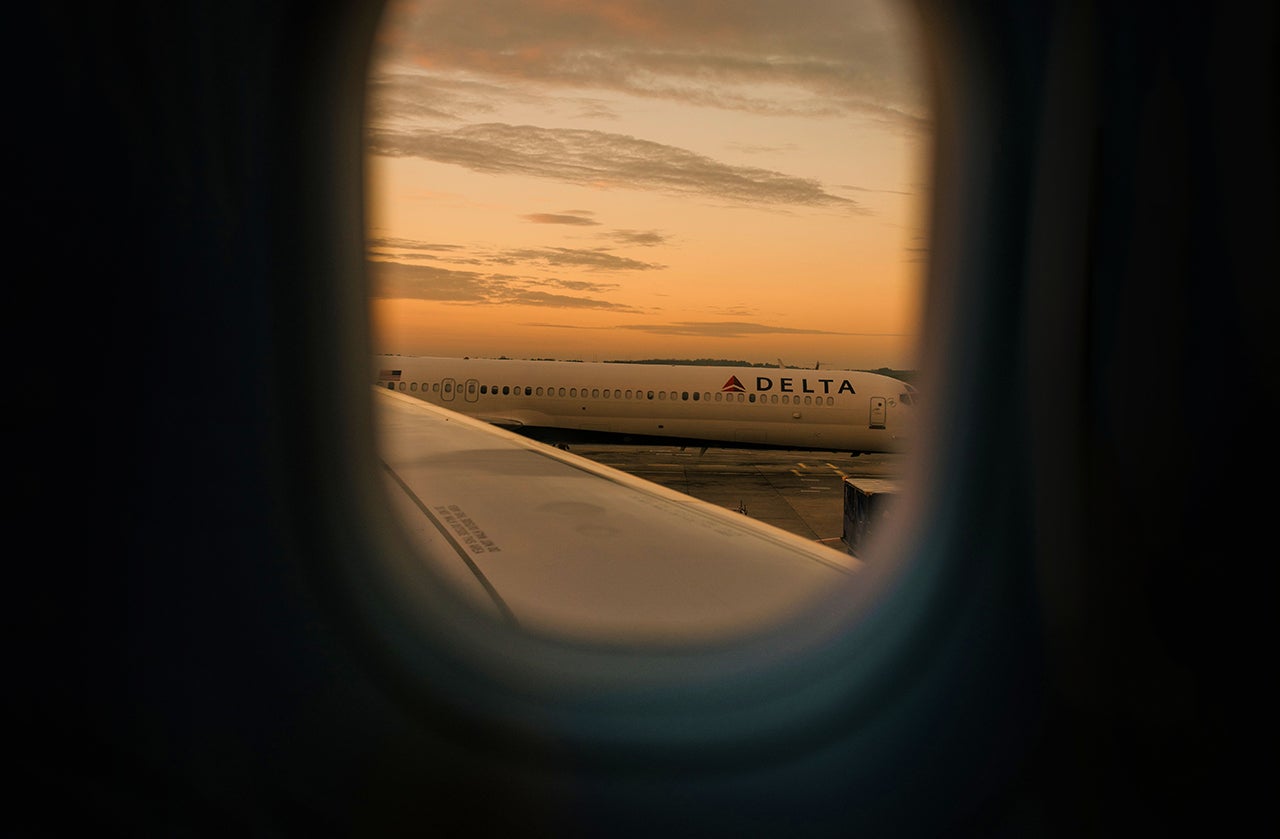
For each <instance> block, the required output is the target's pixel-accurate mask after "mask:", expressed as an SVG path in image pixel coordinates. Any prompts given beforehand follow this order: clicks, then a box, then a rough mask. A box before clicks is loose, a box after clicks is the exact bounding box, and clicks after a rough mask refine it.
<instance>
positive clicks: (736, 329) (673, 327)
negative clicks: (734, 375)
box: [614, 321, 895, 338]
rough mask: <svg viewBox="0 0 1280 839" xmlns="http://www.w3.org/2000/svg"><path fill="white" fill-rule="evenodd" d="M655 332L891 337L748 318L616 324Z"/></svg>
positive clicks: (710, 335)
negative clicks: (809, 327)
mask: <svg viewBox="0 0 1280 839" xmlns="http://www.w3.org/2000/svg"><path fill="white" fill-rule="evenodd" d="M614 328H615V329H628V330H632V331H636V332H648V333H651V334H654V335H681V336H692V337H700V338H744V337H747V336H751V335H857V336H875V337H888V336H890V335H893V334H895V333H886V332H832V331H830V330H826V329H796V328H794V327H788V326H770V325H769V324H764V323H749V322H745V321H676V322H674V323H635V324H626V325H622V326H616V327H614Z"/></svg>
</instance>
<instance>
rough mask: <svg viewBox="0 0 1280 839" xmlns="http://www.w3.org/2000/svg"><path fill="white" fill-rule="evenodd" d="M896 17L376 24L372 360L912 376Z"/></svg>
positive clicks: (439, 18)
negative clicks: (703, 363)
mask: <svg viewBox="0 0 1280 839" xmlns="http://www.w3.org/2000/svg"><path fill="white" fill-rule="evenodd" d="M911 14H912V10H911V7H910V6H909V5H901V4H899V3H896V2H894V0H876V2H867V0H859V2H848V0H828V2H816V1H815V0H785V1H784V2H778V1H775V0H760V1H759V2H752V0H736V2H733V1H731V0H710V2H696V1H695V0H676V1H675V2H639V0H602V2H589V1H588V0H497V2H487V0H438V1H437V0H415V2H394V1H393V2H391V3H390V4H389V5H388V6H387V8H386V11H385V14H384V18H383V22H382V24H381V27H380V30H379V34H378V39H377V42H376V49H375V52H374V55H373V57H372V61H371V64H370V68H369V87H368V117H367V156H366V161H367V173H366V174H367V191H368V192H367V194H368V204H367V219H368V252H369V277H370V281H371V284H372V286H371V294H372V299H371V301H370V309H371V315H372V319H373V320H372V326H373V349H374V351H375V352H393V353H402V354H406V355H445V356H463V355H469V356H490V357H491V356H498V355H506V356H510V357H514V358H535V357H536V358H574V359H582V360H587V361H591V360H600V361H603V360H614V359H644V358H672V357H675V358H704V357H709V358H732V359H742V360H745V361H748V362H753V363H755V362H771V363H772V362H776V361H777V360H779V359H781V360H782V361H783V362H784V363H786V364H795V365H801V366H809V367H811V366H813V365H814V364H815V363H819V362H820V363H821V365H822V366H823V367H826V368H878V367H892V368H899V369H910V368H914V367H915V363H916V356H915V351H916V344H917V336H918V319H919V316H920V308H921V303H922V301H921V283H922V277H923V269H924V260H925V250H926V242H927V230H926V228H925V222H926V219H925V212H926V205H927V202H928V182H929V172H928V158H929V153H930V142H931V140H932V130H931V115H930V113H929V112H928V109H927V96H926V90H925V88H924V84H923V58H922V54H921V46H920V43H919V33H918V31H917V30H916V21H915V20H914V19H913V18H912V17H911Z"/></svg>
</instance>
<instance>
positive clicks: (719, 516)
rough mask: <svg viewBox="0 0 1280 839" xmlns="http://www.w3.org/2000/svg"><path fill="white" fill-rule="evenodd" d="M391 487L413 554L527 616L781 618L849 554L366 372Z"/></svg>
mask: <svg viewBox="0 0 1280 839" xmlns="http://www.w3.org/2000/svg"><path fill="white" fill-rule="evenodd" d="M374 394H375V412H376V414H375V416H376V418H377V422H378V428H379V440H378V446H379V454H380V457H381V459H382V462H383V466H384V468H385V473H386V479H387V487H388V494H389V498H390V503H391V504H392V505H393V506H394V507H395V508H396V509H397V511H398V512H399V513H400V514H401V517H402V519H403V521H404V522H405V524H406V529H407V530H408V531H409V533H410V534H411V536H412V538H413V539H414V540H415V542H416V544H417V547H418V548H419V549H420V554H421V557H422V561H423V562H424V563H426V564H428V565H429V566H430V568H431V569H432V570H433V571H434V572H435V573H437V574H439V575H440V576H442V577H444V578H446V579H448V580H450V581H451V582H452V583H453V584H454V585H456V587H457V588H458V590H459V591H460V592H461V593H462V594H463V595H464V596H465V597H467V598H469V599H470V600H472V601H473V602H474V603H475V604H476V605H477V606H478V607H479V608H482V609H485V610H489V611H491V612H493V613H495V614H496V615H498V616H499V617H501V618H502V619H505V620H509V621H512V622H514V623H516V624H518V625H520V626H521V627H522V628H524V629H526V630H528V631H531V632H535V633H539V634H546V635H551V636H558V637H567V638H572V639H580V640H586V641H591V642H604V643H624V644H635V643H658V644H670V643H677V644H684V643H703V642H709V641H715V640H717V639H722V638H729V637H735V636H739V635H741V634H743V633H749V632H751V631H752V630H759V629H761V628H764V627H767V626H768V625H769V624H770V623H771V622H775V621H780V620H782V619H784V618H785V617H786V616H787V615H788V614H790V613H792V612H793V611H794V610H797V609H800V608H803V607H804V606H805V604H806V602H807V601H809V600H810V598H816V597H817V596H818V595H820V594H827V593H829V592H830V590H831V589H832V587H834V586H837V585H843V584H848V583H849V582H851V581H850V577H852V576H854V575H856V574H857V569H858V567H859V565H860V563H859V561H858V560H857V559H855V558H854V557H852V556H849V555H847V554H845V553H843V552H841V551H837V550H833V549H831V548H828V547H825V546H823V545H821V544H819V543H816V542H810V541H808V540H806V539H803V538H801V537H799V536H795V535H793V534H791V533H787V532H786V531H783V530H780V529H778V528H775V527H773V526H771V525H767V524H763V523H761V522H757V521H755V520H753V519H750V518H748V517H746V516H743V515H741V514H738V513H735V512H733V511H730V510H725V509H722V508H720V507H717V506H715V505H713V504H709V503H707V502H704V501H701V500H698V499H695V498H692V497H691V496H687V495H684V494H682V493H679V492H675V491H673V490H670V489H667V488H665V487H662V486H659V485H657V484H654V483H651V482H649V481H645V480H642V479H640V478H636V477H634V476H632V475H628V474H626V473H624V472H620V471H617V470H614V469H610V468H608V467H606V466H602V465H600V464H597V463H595V462H593V461H590V460H587V459H585V458H582V457H578V456H576V455H573V454H571V453H568V452H563V451H560V450H558V449H555V448H553V447H551V446H548V445H545V444H542V443H538V442H535V441H532V440H529V439H526V438H524V437H521V436H519V435H517V434H513V433H510V432H507V431H504V430H502V429H500V428H495V427H493V426H491V425H488V424H486V423H484V422H481V421H478V420H475V419H472V418H469V417H466V416H463V415H461V414H458V413H455V412H453V411H449V410H447V409H443V408H439V407H436V406H433V405H430V404H428V403H425V402H422V401H421V400H417V399H413V398H411V397H408V396H404V395H402V394H398V393H395V392H393V391H389V390H386V389H381V388H374Z"/></svg>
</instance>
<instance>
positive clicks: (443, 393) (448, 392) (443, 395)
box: [440, 379, 457, 402]
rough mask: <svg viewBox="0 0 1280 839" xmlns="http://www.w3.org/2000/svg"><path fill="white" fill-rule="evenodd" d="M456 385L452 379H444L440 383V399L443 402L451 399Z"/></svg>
mask: <svg viewBox="0 0 1280 839" xmlns="http://www.w3.org/2000/svg"><path fill="white" fill-rule="evenodd" d="M456 387H457V382H455V381H454V380H453V379H445V380H444V381H443V382H441V383H440V399H441V401H444V402H452V401H453V391H454V389H455V388H456Z"/></svg>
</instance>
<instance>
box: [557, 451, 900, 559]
mask: <svg viewBox="0 0 1280 839" xmlns="http://www.w3.org/2000/svg"><path fill="white" fill-rule="evenodd" d="M570 451H572V452H573V453H574V454H577V455H581V456H582V457H586V458H589V459H591V460H594V461H596V462H597V463H602V464H604V465H606V466H610V467H612V468H614V469H618V470H620V471H622V472H627V473H629V474H632V475H635V476H636V477H639V478H644V479H645V480H649V481H653V482H654V483H657V484H661V485H663V486H665V487H670V488H671V489H674V490H678V491H680V492H683V493H685V494H687V495H691V496H693V497H694V498H699V499H702V500H703V501H708V502H710V503H712V504H716V505H718V506H721V507H724V508H725V509H728V510H734V511H737V512H740V513H743V514H744V515H748V516H751V517H752V518H754V519H757V520H759V521H762V522H766V523H767V524H771V525H773V526H774V527H778V528H781V529H783V530H786V531H789V532H791V533H795V534H797V535H799V536H803V537H804V538H806V539H813V540H815V541H819V542H822V543H823V544H825V545H827V546H828V547H832V548H835V549H837V550H844V551H848V546H847V545H846V544H845V543H844V541H843V538H842V536H843V531H844V491H843V489H844V480H845V478H877V479H897V478H900V477H901V475H902V472H903V467H904V464H905V460H904V458H905V455H901V454H863V455H859V456H857V457H851V456H850V455H848V454H837V453H834V452H798V451H757V450H752V449H714V448H713V449H708V450H707V451H706V453H705V454H703V453H700V450H699V449H695V448H687V449H683V450H682V449H680V448H677V447H674V446H672V447H654V446H604V445H575V446H571V447H570Z"/></svg>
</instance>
